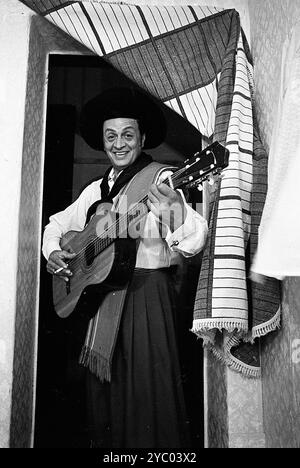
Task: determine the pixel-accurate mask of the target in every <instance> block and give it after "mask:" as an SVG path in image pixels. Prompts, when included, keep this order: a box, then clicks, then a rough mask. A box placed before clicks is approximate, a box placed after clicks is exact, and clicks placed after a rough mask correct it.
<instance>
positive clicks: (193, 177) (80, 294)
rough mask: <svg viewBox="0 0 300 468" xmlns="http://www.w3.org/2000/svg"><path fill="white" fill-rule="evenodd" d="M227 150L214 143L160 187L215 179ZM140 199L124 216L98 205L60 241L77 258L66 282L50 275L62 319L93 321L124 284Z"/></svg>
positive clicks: (141, 211)
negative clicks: (86, 317) (104, 300)
mask: <svg viewBox="0 0 300 468" xmlns="http://www.w3.org/2000/svg"><path fill="white" fill-rule="evenodd" d="M228 160H229V151H228V149H226V148H225V147H224V146H222V145H221V144H220V143H218V142H214V143H212V144H211V145H210V146H208V147H207V148H205V149H204V150H203V151H201V152H199V153H196V154H194V155H193V156H192V157H191V158H190V159H187V160H186V161H184V163H182V164H181V165H180V166H179V167H178V169H177V170H176V171H175V172H174V173H173V174H172V176H171V177H169V178H167V179H166V180H165V181H164V182H163V183H166V184H167V185H168V186H170V187H172V188H174V189H182V188H185V187H187V188H193V187H199V188H200V186H201V184H202V183H203V182H204V181H205V180H207V179H211V180H212V181H213V180H214V177H215V176H218V175H219V174H220V173H221V171H222V170H223V169H224V168H225V167H227V166H228ZM147 199H148V197H147V196H145V197H143V198H142V199H141V200H139V201H138V202H137V203H136V204H134V205H133V206H131V207H130V208H129V210H128V211H127V212H125V213H118V211H116V210H115V209H114V211H110V212H108V209H107V207H106V208H105V209H103V206H102V205H99V207H98V209H97V211H96V214H95V215H94V216H93V218H92V219H91V220H90V222H89V224H88V225H87V226H86V227H85V229H84V230H83V231H81V232H76V231H70V232H68V233H67V234H66V235H64V236H63V237H62V239H61V242H60V246H61V248H62V249H63V250H66V251H68V252H73V253H75V254H76V256H75V257H74V258H73V259H71V260H70V261H69V264H68V268H69V269H70V270H71V271H72V276H71V277H70V278H69V281H68V282H65V281H63V280H62V279H60V278H59V277H56V276H53V304H54V308H55V311H56V313H57V314H58V315H59V316H60V317H62V318H64V317H68V316H69V315H70V314H71V313H73V312H74V311H78V312H79V311H80V313H81V314H88V315H89V316H91V317H92V316H93V315H94V314H95V313H96V312H97V308H98V306H99V304H100V301H101V298H102V297H104V295H105V294H107V292H108V291H112V290H117V289H121V288H122V287H124V285H125V284H127V283H128V281H129V279H130V276H131V275H132V273H133V270H134V266H135V261H136V251H137V246H136V238H137V237H138V232H139V230H138V229H137V227H138V226H139V223H140V222H141V220H142V219H144V218H145V216H146V215H147V213H148V208H147V205H146V203H147Z"/></svg>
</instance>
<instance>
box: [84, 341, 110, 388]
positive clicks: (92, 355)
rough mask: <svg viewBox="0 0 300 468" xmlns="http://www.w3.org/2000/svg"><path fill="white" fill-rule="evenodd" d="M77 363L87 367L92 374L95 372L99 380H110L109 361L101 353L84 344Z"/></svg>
mask: <svg viewBox="0 0 300 468" xmlns="http://www.w3.org/2000/svg"><path fill="white" fill-rule="evenodd" d="M79 364H81V365H83V366H84V367H88V368H89V370H90V371H91V372H92V374H95V375H96V376H97V377H98V378H99V380H100V381H101V382H104V381H108V382H110V380H111V372H110V363H109V361H108V360H107V359H105V358H104V357H103V356H101V354H99V353H97V352H95V351H92V350H91V349H90V348H89V347H88V346H84V347H83V348H82V350H81V354H80V357H79Z"/></svg>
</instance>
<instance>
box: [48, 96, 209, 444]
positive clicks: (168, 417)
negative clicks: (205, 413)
mask: <svg viewBox="0 0 300 468" xmlns="http://www.w3.org/2000/svg"><path fill="white" fill-rule="evenodd" d="M80 120H81V134H82V136H83V138H84V139H85V141H86V142H87V143H88V144H89V145H90V146H91V147H92V148H94V149H104V151H105V153H106V155H107V157H108V159H109V160H110V163H111V167H110V168H109V170H108V171H107V172H106V174H105V175H104V177H103V179H101V180H99V181H96V182H93V183H91V184H90V185H89V186H88V187H87V188H86V189H85V190H84V191H83V192H82V193H81V195H80V196H79V198H78V199H77V200H76V201H75V202H74V203H73V204H72V205H70V206H69V207H68V208H66V209H65V210H64V211H62V212H60V213H57V214H56V215H54V216H51V217H50V222H49V224H48V225H47V226H46V228H45V233H44V240H43V253H44V255H45V257H46V258H47V259H48V263H47V270H48V272H49V273H51V274H55V275H57V276H60V277H61V278H62V279H63V280H65V281H70V278H72V271H71V268H68V262H71V260H72V259H73V258H74V257H75V255H76V254H73V253H70V252H67V251H64V250H61V248H60V239H61V237H62V236H63V235H64V234H65V233H66V232H68V231H70V230H77V231H81V230H82V229H84V226H85V224H86V222H88V221H89V220H90V219H91V217H92V216H93V215H94V214H95V211H96V210H97V207H98V206H99V199H101V200H100V201H101V202H106V201H112V202H113V203H114V204H115V203H116V201H117V200H118V196H119V194H120V193H122V192H123V191H124V190H125V193H126V190H127V188H128V186H129V185H130V184H129V182H130V181H132V180H133V181H134V184H131V186H133V187H136V190H137V193H136V200H139V189H138V186H139V184H140V183H141V177H142V174H144V177H145V173H146V174H148V173H149V174H150V172H145V171H150V170H151V168H153V164H152V159H151V157H150V156H149V155H147V154H145V153H144V152H143V149H144V148H153V147H156V146H158V145H159V144H160V143H161V142H162V141H163V138H164V136H165V121H164V117H163V114H162V112H161V110H160V109H159V108H158V107H157V105H156V104H154V102H153V101H152V99H150V98H149V97H148V96H146V95H145V94H144V93H141V92H138V91H136V90H133V89H128V88H118V89H110V90H108V91H106V92H104V93H102V94H101V95H99V96H97V97H96V98H94V99H92V100H91V101H89V102H88V103H87V104H86V105H85V106H84V108H83V110H82V113H81V119H80ZM102 145H103V146H102ZM151 174H152V175H149V177H148V179H149V180H148V181H147V183H149V193H148V201H147V206H148V209H149V213H148V214H147V217H146V220H145V224H144V226H143V231H142V233H141V235H140V237H139V239H138V241H137V256H136V264H135V270H134V273H133V276H132V278H131V280H130V281H129V283H128V285H127V286H126V288H124V290H123V291H116V292H114V293H109V294H108V295H107V297H106V298H105V299H104V301H103V302H102V303H101V304H100V307H99V311H98V313H97V315H96V317H95V318H94V319H92V320H91V321H90V325H89V330H88V333H87V337H86V341H85V346H84V347H83V351H82V355H81V358H80V360H81V363H83V364H84V365H85V366H86V367H87V368H88V371H87V372H88V412H89V416H90V421H91V425H92V440H93V442H92V444H93V446H94V447H107V448H108V447H111V448H113V447H122V448H123V447H130V448H138V447H143V448H146V447H147V448H159V447H164V448H166V447H170V448H180V447H186V446H189V434H188V421H187V418H186V413H185V404H184V399H183V390H182V384H181V377H180V368H179V360H178V352H177V345H176V328H175V325H176V324H175V319H176V315H175V310H176V307H175V306H176V297H175V292H174V285H173V283H172V275H171V274H170V272H171V270H172V268H173V266H175V265H176V264H177V263H178V262H179V259H180V255H183V256H185V257H188V256H192V255H195V254H197V253H198V252H200V251H201V250H202V248H203V247H204V244H205V240H206V235H207V224H206V221H205V220H204V219H203V218H202V216H200V215H199V214H198V213H196V212H195V211H194V210H192V208H190V207H189V206H188V204H187V203H186V201H185V199H184V196H183V194H182V192H178V191H176V190H173V189H172V188H171V187H169V186H168V185H167V184H163V183H161V182H162V180H164V179H165V178H166V177H169V176H170V175H171V174H172V172H171V171H170V170H169V169H166V168H160V170H159V171H156V172H155V173H154V172H153V171H152V173H151ZM152 179H153V180H152ZM151 182H153V183H151ZM143 183H145V182H143ZM99 184H100V188H99ZM123 193H124V192H123ZM153 233H157V234H156V235H153ZM100 323H101V324H102V326H100ZM107 343H108V344H107ZM104 355H105V359H106V360H105V359H104Z"/></svg>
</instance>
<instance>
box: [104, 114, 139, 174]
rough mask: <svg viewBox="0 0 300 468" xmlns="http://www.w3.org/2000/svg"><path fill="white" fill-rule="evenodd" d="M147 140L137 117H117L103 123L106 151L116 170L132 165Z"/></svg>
mask: <svg viewBox="0 0 300 468" xmlns="http://www.w3.org/2000/svg"><path fill="white" fill-rule="evenodd" d="M144 141H145V135H141V132H140V130H139V126H138V123H137V121H136V120H135V119H129V118H123V117H120V118H117V119H110V120H105V122H104V124H103V145H104V151H105V152H106V154H107V156H108V158H109V159H110V161H111V163H112V165H113V167H114V168H115V170H116V171H122V170H123V169H125V168H126V167H128V166H130V165H131V164H132V163H133V162H134V161H135V160H136V159H137V157H138V156H139V155H140V153H141V151H142V147H143V144H144Z"/></svg>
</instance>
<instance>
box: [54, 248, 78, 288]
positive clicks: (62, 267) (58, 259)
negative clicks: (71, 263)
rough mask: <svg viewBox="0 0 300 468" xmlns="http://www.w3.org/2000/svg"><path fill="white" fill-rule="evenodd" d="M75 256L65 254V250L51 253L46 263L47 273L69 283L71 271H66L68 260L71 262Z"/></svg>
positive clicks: (73, 254) (68, 253)
mask: <svg viewBox="0 0 300 468" xmlns="http://www.w3.org/2000/svg"><path fill="white" fill-rule="evenodd" d="M75 256H76V254H75V253H70V252H67V251H66V250H54V251H53V252H51V254H50V255H49V258H48V262H47V271H48V273H50V274H51V275H55V276H58V277H60V278H61V279H63V280H64V281H69V277H70V276H72V272H71V270H69V269H68V263H67V262H68V260H71V259H72V258H74V257H75Z"/></svg>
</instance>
